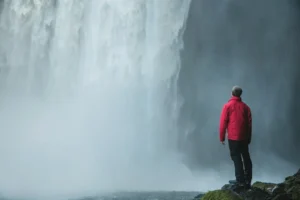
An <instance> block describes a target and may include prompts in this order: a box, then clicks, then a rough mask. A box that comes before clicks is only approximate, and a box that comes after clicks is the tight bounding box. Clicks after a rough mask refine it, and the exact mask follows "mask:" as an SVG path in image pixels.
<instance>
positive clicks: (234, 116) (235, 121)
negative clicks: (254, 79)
mask: <svg viewBox="0 0 300 200" xmlns="http://www.w3.org/2000/svg"><path fill="white" fill-rule="evenodd" d="M226 129H227V134H228V135H227V137H228V139H229V140H237V141H240V140H248V142H249V143H250V142H251V134H252V116H251V110H250V108H249V106H247V104H245V103H244V102H243V101H242V99H241V98H240V97H234V96H233V97H231V98H230V100H229V101H228V102H227V103H226V104H225V105H224V107H223V110H222V113H221V119H220V141H221V142H223V141H225V133H226Z"/></svg>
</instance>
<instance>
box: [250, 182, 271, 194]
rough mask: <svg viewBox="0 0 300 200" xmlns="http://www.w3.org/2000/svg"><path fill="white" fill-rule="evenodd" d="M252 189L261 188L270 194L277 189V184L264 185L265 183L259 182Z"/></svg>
mask: <svg viewBox="0 0 300 200" xmlns="http://www.w3.org/2000/svg"><path fill="white" fill-rule="evenodd" d="M252 187H254V188H259V189H261V190H263V191H266V192H268V193H272V190H273V189H274V188H275V187H276V184H275V183H263V182H259V181H257V182H255V183H253V185H252Z"/></svg>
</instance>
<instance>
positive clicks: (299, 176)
mask: <svg viewBox="0 0 300 200" xmlns="http://www.w3.org/2000/svg"><path fill="white" fill-rule="evenodd" d="M227 199H228V200H299V199H300V169H299V171H298V172H297V173H296V174H294V175H293V176H289V177H286V178H285V180H284V181H283V182H282V183H263V182H255V183H254V184H253V185H252V188H251V189H250V190H247V191H245V190H243V189H237V188H235V187H234V186H232V185H229V184H227V185H224V186H223V187H222V189H220V190H215V191H210V192H208V193H206V194H205V195H204V196H203V197H195V200H227Z"/></svg>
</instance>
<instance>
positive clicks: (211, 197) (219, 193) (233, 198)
mask: <svg viewBox="0 0 300 200" xmlns="http://www.w3.org/2000/svg"><path fill="white" fill-rule="evenodd" d="M220 199H222V200H242V198H241V197H240V196H239V195H238V194H236V193H235V192H233V191H231V190H215V191H210V192H207V193H206V194H205V195H204V196H203V197H202V198H201V200H220Z"/></svg>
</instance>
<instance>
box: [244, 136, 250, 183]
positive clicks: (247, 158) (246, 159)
mask: <svg viewBox="0 0 300 200" xmlns="http://www.w3.org/2000/svg"><path fill="white" fill-rule="evenodd" d="M242 157H243V161H244V168H245V181H246V184H248V186H250V185H251V181H252V161H251V157H250V153H249V145H248V142H247V141H245V142H243V145H242Z"/></svg>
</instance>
